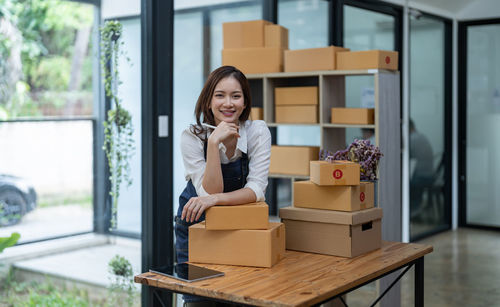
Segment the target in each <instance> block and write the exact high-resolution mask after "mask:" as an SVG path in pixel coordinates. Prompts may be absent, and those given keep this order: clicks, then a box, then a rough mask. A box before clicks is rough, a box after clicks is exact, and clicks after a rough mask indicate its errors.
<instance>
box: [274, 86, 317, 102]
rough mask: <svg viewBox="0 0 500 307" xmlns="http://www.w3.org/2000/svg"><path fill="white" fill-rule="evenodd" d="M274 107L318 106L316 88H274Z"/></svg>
mask: <svg viewBox="0 0 500 307" xmlns="http://www.w3.org/2000/svg"><path fill="white" fill-rule="evenodd" d="M274 105H276V106H285V105H286V106H289V105H318V87H317V86H298V87H276V88H275V89H274Z"/></svg>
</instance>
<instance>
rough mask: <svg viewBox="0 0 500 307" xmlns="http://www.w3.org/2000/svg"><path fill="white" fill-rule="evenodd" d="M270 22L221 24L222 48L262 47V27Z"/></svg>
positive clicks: (253, 21) (254, 21) (256, 21)
mask: <svg viewBox="0 0 500 307" xmlns="http://www.w3.org/2000/svg"><path fill="white" fill-rule="evenodd" d="M270 24H272V22H269V21H267V20H251V21H243V22H240V21H238V22H225V23H223V24H222V36H223V45H224V48H228V49H231V48H251V47H264V27H265V26H266V25H270Z"/></svg>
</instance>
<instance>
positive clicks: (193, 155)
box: [181, 120, 271, 201]
mask: <svg viewBox="0 0 500 307" xmlns="http://www.w3.org/2000/svg"><path fill="white" fill-rule="evenodd" d="M238 132H239V134H240V137H239V138H238V142H237V144H236V150H235V151H234V155H233V156H232V157H231V158H228V157H227V156H226V146H224V144H223V143H220V144H219V155H220V161H221V163H222V164H228V163H231V162H234V161H236V160H238V159H239V158H241V156H242V153H243V152H244V153H246V154H247V156H248V176H247V183H246V184H245V188H250V189H252V191H254V193H255V196H256V198H257V200H256V201H264V200H265V192H266V187H267V177H268V175H269V163H270V162H271V132H269V128H268V127H267V125H266V123H265V122H264V121H262V120H253V121H252V120H247V121H245V123H244V124H240V129H239V131H238ZM208 136H210V132H209V133H208ZM181 153H182V159H183V160H184V176H185V177H186V180H187V181H189V180H190V179H191V181H192V183H193V186H194V188H195V189H196V193H197V194H198V196H206V195H209V193H207V192H206V191H205V189H204V188H203V185H202V181H203V176H204V174H205V166H206V161H205V157H204V153H203V140H201V139H200V138H199V137H197V136H196V135H195V134H194V133H192V132H191V129H190V127H188V128H187V129H185V130H184V131H183V132H182V135H181Z"/></svg>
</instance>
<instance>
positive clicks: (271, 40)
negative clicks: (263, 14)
mask: <svg viewBox="0 0 500 307" xmlns="http://www.w3.org/2000/svg"><path fill="white" fill-rule="evenodd" d="M264 47H277V48H283V49H288V29H287V28H285V27H282V26H280V25H265V26H264Z"/></svg>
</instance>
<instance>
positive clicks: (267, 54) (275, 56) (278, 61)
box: [222, 47, 283, 74]
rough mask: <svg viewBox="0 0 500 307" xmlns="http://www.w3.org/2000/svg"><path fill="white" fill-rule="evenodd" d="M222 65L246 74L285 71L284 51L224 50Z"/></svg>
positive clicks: (263, 49)
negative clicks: (230, 66) (233, 67)
mask: <svg viewBox="0 0 500 307" xmlns="http://www.w3.org/2000/svg"><path fill="white" fill-rule="evenodd" d="M222 65H232V66H235V67H237V68H238V69H239V70H241V71H242V72H243V73H245V74H261V73H269V72H281V71H283V49H281V48H264V47H262V48H241V49H223V50H222Z"/></svg>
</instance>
